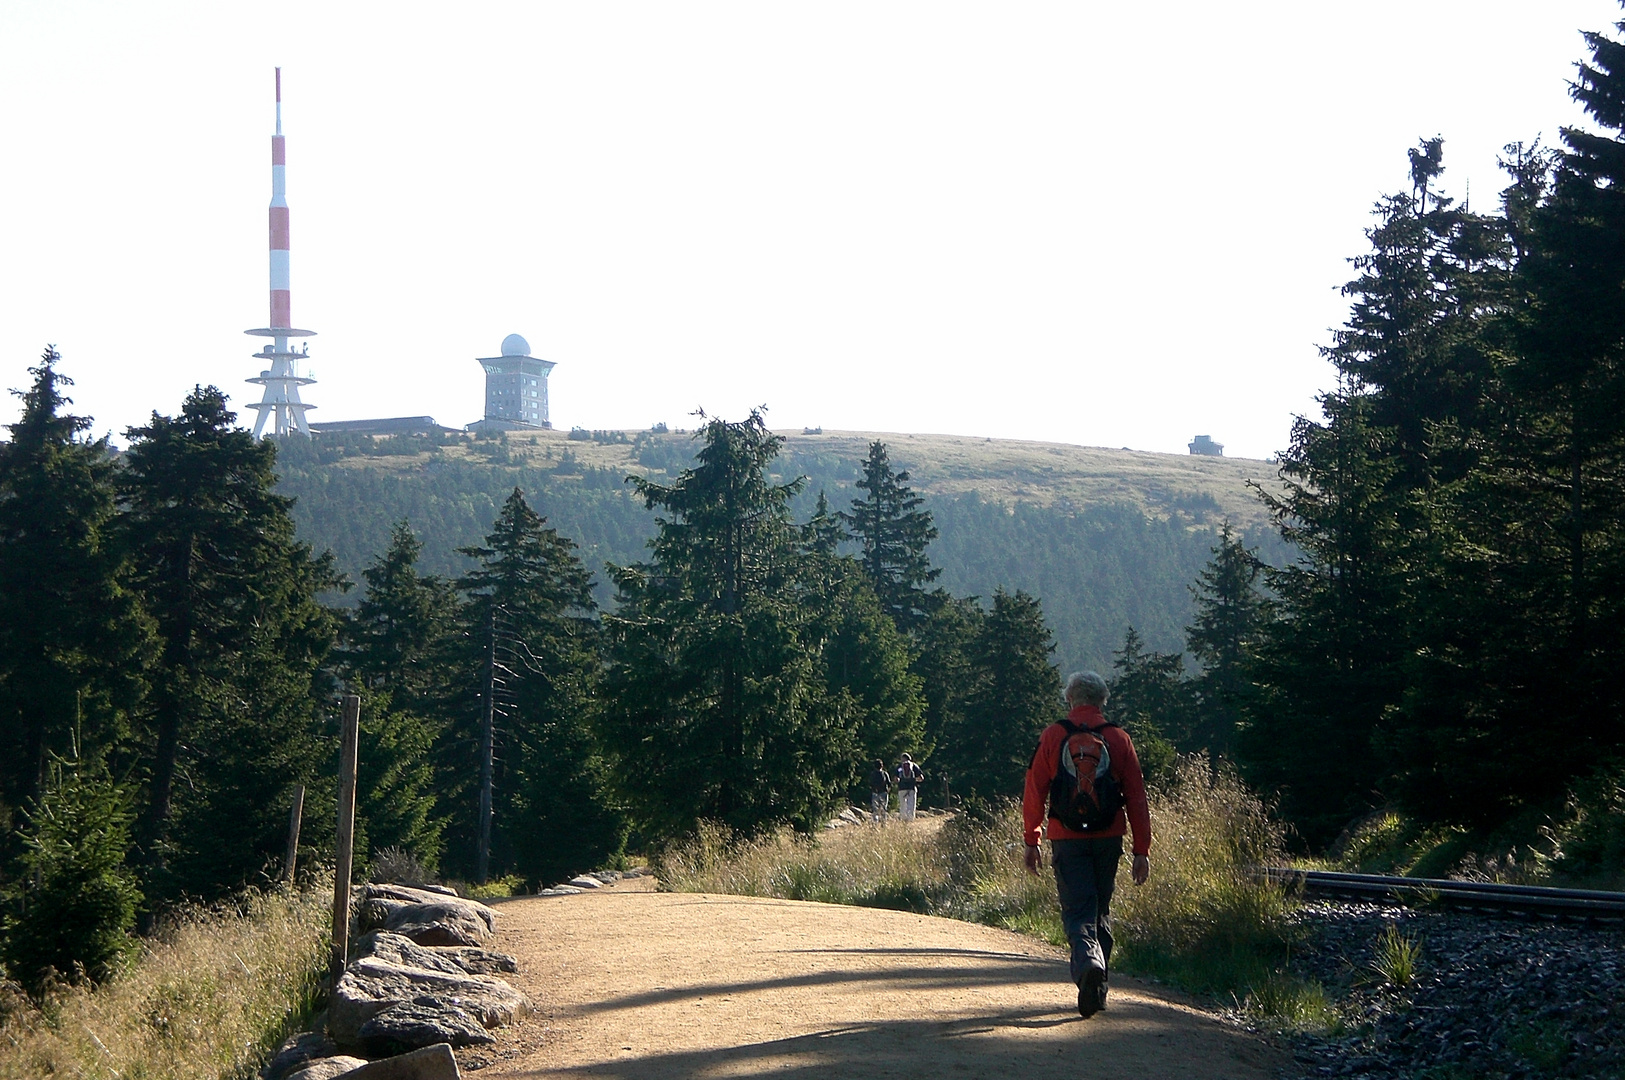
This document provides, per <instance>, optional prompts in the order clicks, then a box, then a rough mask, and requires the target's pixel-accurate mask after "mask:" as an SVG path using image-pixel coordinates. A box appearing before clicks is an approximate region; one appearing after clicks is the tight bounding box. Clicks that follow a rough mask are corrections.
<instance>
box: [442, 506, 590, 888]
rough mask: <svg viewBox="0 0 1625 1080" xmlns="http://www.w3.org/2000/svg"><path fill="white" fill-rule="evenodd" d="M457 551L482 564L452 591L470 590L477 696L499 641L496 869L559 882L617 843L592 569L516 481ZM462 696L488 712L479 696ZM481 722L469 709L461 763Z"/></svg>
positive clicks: (469, 845)
mask: <svg viewBox="0 0 1625 1080" xmlns="http://www.w3.org/2000/svg"><path fill="white" fill-rule="evenodd" d="M460 550H461V552H462V553H463V554H464V555H466V556H468V557H469V558H472V559H474V560H475V561H476V565H475V567H474V568H473V569H472V570H470V571H469V572H468V573H466V574H464V575H463V577H461V578H460V579H458V581H457V588H458V590H459V591H460V592H461V593H462V594H463V596H464V597H465V602H464V613H463V619H464V626H465V631H466V635H467V636H466V637H465V639H464V640H465V641H466V642H467V643H468V644H469V646H471V647H472V649H473V651H474V653H475V656H474V657H472V658H471V659H473V661H474V662H473V663H471V664H466V665H465V668H464V670H465V671H466V672H468V673H469V674H472V675H473V676H474V679H475V680H476V682H475V687H473V688H472V689H475V690H476V692H477V693H478V694H479V695H483V693H484V691H485V686H484V683H485V676H486V674H487V672H486V665H489V664H490V663H491V662H492V658H493V653H492V652H491V649H492V643H493V641H494V643H495V652H494V659H495V663H496V665H497V672H496V677H495V680H494V682H495V684H496V686H497V691H498V692H497V694H496V696H495V699H494V700H495V707H496V710H497V714H498V724H497V753H496V771H495V795H494V798H493V803H492V805H493V812H494V817H495V823H494V826H493V839H492V862H493V866H494V867H497V868H499V869H500V868H507V869H509V870H511V871H513V872H516V873H518V874H520V875H521V876H523V877H524V878H525V879H526V881H527V882H529V883H531V884H553V883H555V882H557V881H559V880H560V879H561V878H563V877H568V876H569V875H572V874H578V873H581V872H583V871H585V870H590V869H592V868H593V866H594V865H595V864H600V863H601V862H602V860H604V859H605V858H606V857H607V856H608V855H610V854H611V853H613V852H615V851H617V850H618V849H619V846H620V842H621V832H620V830H621V822H620V817H619V814H618V813H617V811H616V810H615V808H614V806H613V805H612V804H611V802H610V800H609V798H608V796H607V794H606V791H605V784H604V775H603V764H602V761H601V759H600V756H599V752H598V746H597V743H596V740H595V738H594V734H593V709H594V695H595V692H596V688H597V685H598V678H599V629H598V620H597V604H596V602H595V601H594V600H593V595H592V575H591V574H590V573H589V572H588V571H587V568H586V567H585V566H583V565H582V563H581V560H580V558H579V557H577V555H576V546H575V543H574V542H573V541H571V540H569V539H567V538H566V537H563V536H560V535H559V533H558V530H557V529H552V528H548V527H547V520H546V519H545V518H543V517H541V516H540V515H539V514H537V513H536V512H535V511H534V510H532V509H531V508H530V505H529V504H528V503H527V502H526V501H525V497H524V494H523V492H521V491H520V490H519V489H518V488H515V489H514V491H513V493H512V494H511V495H509V496H508V499H507V501H506V502H505V503H503V506H502V513H501V514H500V515H499V516H498V517H497V520H496V521H495V522H494V523H493V524H492V527H491V532H490V533H489V534H488V535H487V536H486V538H485V543H484V544H482V545H478V546H475V547H469V548H462V549H460ZM464 685H467V684H466V683H465V684H464ZM465 701H466V702H467V703H468V704H475V703H478V704H479V706H480V708H481V709H483V701H482V700H481V699H480V698H478V697H476V696H475V694H468V695H467V696H466V697H465ZM481 720H482V717H480V716H479V715H477V713H474V712H465V713H464V714H463V718H462V719H461V721H460V722H459V724H458V734H459V742H460V745H461V746H462V747H463V754H461V755H458V758H457V759H458V760H462V761H464V762H470V761H471V760H473V759H472V755H469V754H468V750H470V749H473V748H474V747H475V746H476V745H477V736H476V733H477V727H476V725H477V724H478V723H479V722H481ZM475 764H476V767H477V761H475ZM468 775H469V779H470V780H473V778H474V776H475V775H477V774H476V773H475V772H474V770H470V771H469V773H468ZM466 790H467V792H468V794H467V795H466V796H465V798H464V806H463V807H462V808H461V810H462V812H460V813H458V814H457V815H456V818H455V820H457V821H459V822H461V823H462V829H461V834H460V840H461V843H460V845H459V846H460V850H459V851H458V852H456V853H455V856H456V862H457V864H458V865H459V866H462V867H465V868H466V866H467V864H468V862H469V860H470V859H471V857H472V854H473V844H474V840H475V836H476V835H477V830H478V821H477V819H476V818H475V817H474V816H473V815H470V814H469V813H468V810H470V809H474V808H476V807H477V795H478V789H477V788H476V787H475V786H474V785H473V784H472V783H470V785H469V787H468V788H467V789H466Z"/></svg>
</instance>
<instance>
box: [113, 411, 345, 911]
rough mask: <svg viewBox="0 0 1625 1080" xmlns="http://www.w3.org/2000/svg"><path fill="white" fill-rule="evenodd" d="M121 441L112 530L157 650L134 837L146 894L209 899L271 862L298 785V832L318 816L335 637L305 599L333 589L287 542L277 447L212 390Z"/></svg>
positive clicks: (331, 749)
mask: <svg viewBox="0 0 1625 1080" xmlns="http://www.w3.org/2000/svg"><path fill="white" fill-rule="evenodd" d="M128 436H129V438H130V440H131V445H130V449H129V452H128V453H127V454H126V455H125V458H124V462H125V468H124V469H123V472H122V474H121V476H120V485H121V488H122V493H123V498H124V501H125V505H126V506H127V507H128V511H127V513H126V514H125V515H124V516H123V518H122V520H121V524H122V526H123V529H124V532H125V535H126V537H127V538H128V539H127V543H128V544H129V545H130V548H131V550H132V552H133V558H134V561H135V567H136V573H135V583H136V586H137V588H138V589H139V592H140V595H141V597H142V600H143V602H144V603H145V605H146V608H147V610H148V611H149V612H150V613H151V615H152V617H153V618H154V620H155V621H156V623H157V629H158V635H159V639H160V641H161V642H162V653H161V655H160V657H159V660H158V663H157V668H156V672H155V675H154V678H153V690H152V693H151V695H150V696H149V698H148V708H147V710H146V712H145V714H144V715H145V720H146V723H147V733H146V735H147V739H148V742H147V745H146V746H145V748H144V756H145V761H144V765H145V774H146V780H147V792H146V795H147V797H146V804H145V807H144V808H143V811H142V814H141V822H140V828H139V832H138V836H139V839H140V841H141V843H142V845H143V847H144V850H145V859H146V864H147V869H148V876H149V882H150V883H151V886H152V887H153V888H155V889H157V890H158V891H159V892H160V893H162V894H167V895H173V894H175V893H178V892H187V893H191V894H194V895H212V894H216V893H218V892H220V891H222V890H224V889H228V888H231V887H233V886H235V885H237V884H238V883H240V882H243V881H245V880H247V879H248V878H249V877H250V876H251V875H252V874H254V873H256V872H258V871H259V870H260V869H261V868H262V867H263V866H264V864H265V863H266V862H267V861H269V860H271V859H274V858H276V857H277V856H279V855H280V854H281V853H282V851H283V845H284V844H285V842H286V827H287V810H288V806H289V803H290V800H291V795H292V789H293V787H294V786H295V785H296V784H300V783H303V784H305V785H307V803H306V820H307V821H310V822H313V823H314V822H320V821H322V820H325V819H326V816H325V815H323V814H322V813H321V812H320V807H321V805H322V796H321V794H320V793H321V792H323V791H330V790H331V784H326V785H323V784H320V783H319V782H318V777H319V776H323V775H331V774H330V772H329V770H328V768H327V766H328V764H329V760H328V759H329V756H330V755H335V754H336V742H329V741H328V740H327V737H326V736H327V733H328V732H330V731H331V730H332V729H331V728H330V727H328V726H327V725H328V724H330V723H331V717H330V713H328V712H327V710H326V706H327V705H329V704H330V702H331V699H332V697H333V691H334V689H335V687H334V686H333V684H332V682H331V679H330V676H329V675H327V674H325V673H324V671H323V663H324V661H325V660H326V659H327V656H328V652H329V650H330V649H331V647H332V644H333V639H334V633H335V628H336V626H335V620H334V619H333V617H332V616H331V615H330V614H329V613H328V612H327V611H326V610H325V609H324V608H323V607H322V606H321V605H320V604H319V603H318V602H317V594H318V593H320V592H322V591H324V590H328V589H333V588H337V587H338V586H339V585H340V584H341V582H340V581H339V580H338V579H337V578H336V576H335V575H334V574H333V572H332V569H331V558H330V557H329V556H326V555H324V556H321V557H319V558H318V557H314V556H313V555H312V553H311V551H310V548H309V547H308V546H307V545H305V544H302V543H300V542H299V541H298V540H297V539H296V538H295V536H294V525H293V520H292V518H291V517H289V513H288V511H289V508H290V505H291V500H289V499H287V498H284V497H283V496H280V495H278V494H276V492H275V490H274V488H275V485H276V474H275V471H274V466H275V461H276V445H275V443H273V442H270V441H266V442H260V441H257V440H255V439H254V438H253V437H252V436H251V435H250V434H249V433H248V432H246V431H243V430H241V429H240V428H238V427H237V426H236V416H235V414H233V413H232V412H231V411H230V410H228V409H227V408H226V399H225V395H224V394H222V393H221V392H220V391H219V390H217V389H215V388H214V387H199V388H197V389H196V390H194V391H193V392H192V393H191V394H190V395H188V396H187V398H186V401H185V402H184V403H183V404H182V407H181V412H180V415H178V416H175V417H168V416H161V415H159V414H157V413H154V414H153V416H152V419H151V421H150V422H149V423H148V424H146V425H145V426H142V427H138V428H131V429H130V430H129V432H128ZM183 777H184V781H182V778H183ZM329 805H330V804H329Z"/></svg>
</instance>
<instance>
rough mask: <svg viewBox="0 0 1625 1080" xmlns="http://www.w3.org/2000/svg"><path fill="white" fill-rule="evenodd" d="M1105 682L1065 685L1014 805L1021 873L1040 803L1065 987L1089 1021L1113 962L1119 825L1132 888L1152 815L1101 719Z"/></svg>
mask: <svg viewBox="0 0 1625 1080" xmlns="http://www.w3.org/2000/svg"><path fill="white" fill-rule="evenodd" d="M1107 696H1108V692H1107V689H1106V680H1105V679H1102V678H1101V677H1100V676H1099V675H1097V674H1095V673H1094V672H1093V671H1079V672H1075V673H1073V674H1071V675H1068V676H1067V677H1066V702H1067V705H1068V707H1069V708H1070V710H1071V711H1069V712H1068V713H1067V714H1066V719H1065V720H1062V721H1060V722H1059V723H1055V724H1051V725H1050V726H1049V727H1047V728H1045V729H1044V732H1043V734H1042V735H1040V736H1039V737H1038V749H1037V750H1035V751H1033V760H1032V764H1030V765H1028V766H1027V788H1026V791H1025V793H1024V794H1023V796H1022V800H1021V818H1022V826H1023V833H1024V839H1025V840H1026V841H1027V872H1028V873H1030V874H1037V873H1038V871H1039V869H1040V867H1042V866H1043V864H1044V856H1043V853H1042V851H1041V850H1040V848H1039V846H1038V844H1039V841H1040V839H1042V837H1043V835H1044V828H1045V813H1044V805H1045V803H1046V802H1048V804H1049V815H1048V830H1047V834H1048V836H1049V842H1050V854H1051V858H1052V859H1053V861H1054V864H1055V887H1056V890H1057V891H1058V892H1059V893H1060V896H1061V925H1062V926H1063V927H1064V928H1065V929H1066V936H1067V940H1068V941H1070V942H1071V943H1072V981H1073V982H1075V983H1077V984H1078V1012H1079V1013H1081V1014H1082V1015H1084V1016H1093V1015H1094V1014H1095V1013H1097V1012H1099V1011H1100V1010H1101V1009H1104V1008H1105V1007H1106V978H1107V970H1108V968H1109V965H1110V964H1111V958H1112V926H1111V903H1112V887H1113V885H1115V884H1116V881H1117V864H1118V861H1119V860H1121V859H1122V857H1123V833H1124V832H1125V831H1126V825H1127V824H1129V823H1132V825H1133V829H1134V862H1133V865H1132V871H1133V877H1134V884H1136V885H1144V884H1145V881H1146V878H1148V877H1149V876H1150V874H1151V859H1150V853H1151V814H1150V811H1149V810H1147V809H1146V805H1145V780H1144V778H1143V777H1142V776H1141V775H1140V759H1139V758H1138V757H1136V756H1135V753H1134V742H1133V741H1132V740H1131V739H1130V738H1129V737H1128V732H1126V731H1124V730H1123V729H1122V728H1120V727H1118V726H1117V725H1116V724H1113V723H1110V722H1108V721H1107V720H1106V718H1105V716H1103V715H1102V714H1101V711H1100V707H1101V706H1102V705H1104V704H1106V698H1107Z"/></svg>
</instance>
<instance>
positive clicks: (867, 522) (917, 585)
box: [841, 439, 942, 633]
mask: <svg viewBox="0 0 1625 1080" xmlns="http://www.w3.org/2000/svg"><path fill="white" fill-rule="evenodd" d="M857 487H858V489H859V490H860V491H862V492H863V493H864V494H863V496H862V497H861V498H856V499H853V500H852V509H851V510H850V511H848V512H845V513H842V514H841V520H842V521H844V522H846V524H847V526H848V528H849V529H850V530H851V534H852V538H853V539H854V540H856V541H857V543H858V547H859V555H858V560H859V562H861V563H862V565H863V569H864V572H865V573H867V574H868V575H869V580H870V582H871V583H872V584H873V585H874V590H875V595H876V596H878V597H879V598H880V604H881V607H882V608H883V609H884V610H885V612H886V614H888V615H890V616H891V617H892V620H893V621H894V622H896V623H897V625H898V627H899V628H900V629H902V630H903V631H905V632H907V633H913V632H914V631H915V630H917V629H918V628H919V625H920V623H921V622H922V621H923V620H924V619H925V616H926V615H927V613H928V612H929V610H930V599H931V594H930V593H928V592H927V591H926V589H925V586H927V585H929V584H930V583H931V582H933V581H935V580H936V579H937V578H938V577H939V576H940V575H941V573H942V571H941V570H939V569H934V568H933V567H932V566H931V561H930V560H929V559H928V558H926V554H925V549H926V547H927V546H928V545H929V544H930V543H931V541H932V540H935V539H936V537H937V528H936V526H935V525H933V524H932V523H931V512H930V511H928V510H924V509H922V507H923V506H924V504H925V500H924V499H923V498H921V497H920V496H919V495H916V494H915V493H914V490H913V489H912V488H910V487H909V486H908V473H907V472H896V471H894V470H893V469H892V466H891V459H890V457H889V456H888V455H887V453H886V444H885V443H883V442H881V441H879V440H878V439H877V440H875V441H874V442H872V443H870V444H869V456H868V458H867V459H865V461H864V463H863V478H862V479H861V480H859V481H858V482H857Z"/></svg>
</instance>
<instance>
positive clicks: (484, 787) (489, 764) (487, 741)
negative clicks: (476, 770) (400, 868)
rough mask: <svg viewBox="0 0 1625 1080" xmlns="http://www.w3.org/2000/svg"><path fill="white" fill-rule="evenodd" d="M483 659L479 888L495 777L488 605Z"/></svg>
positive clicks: (493, 651) (493, 633)
mask: <svg viewBox="0 0 1625 1080" xmlns="http://www.w3.org/2000/svg"><path fill="white" fill-rule="evenodd" d="M489 617H490V624H489V626H488V627H487V633H488V636H487V638H486V657H485V718H484V721H483V722H482V723H481V724H480V839H479V847H478V848H477V849H476V851H475V858H474V876H475V877H476V878H477V879H479V883H480V884H481V885H484V884H485V880H486V878H487V877H489V876H490V873H491V794H492V792H491V787H492V777H493V775H494V773H495V764H496V763H495V761H494V757H495V744H496V709H497V607H496V601H494V600H493V601H492V602H491V611H490V616H489Z"/></svg>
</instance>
